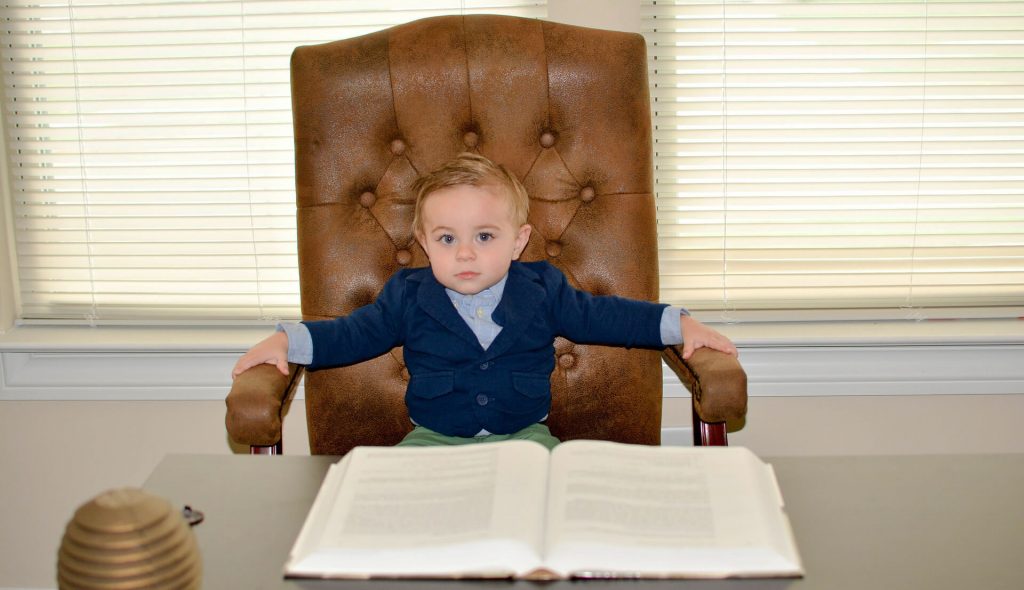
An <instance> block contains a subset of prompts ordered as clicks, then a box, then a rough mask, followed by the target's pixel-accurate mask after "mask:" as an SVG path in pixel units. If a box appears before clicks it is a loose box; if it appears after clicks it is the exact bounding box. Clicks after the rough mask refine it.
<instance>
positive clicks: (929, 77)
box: [643, 0, 1024, 319]
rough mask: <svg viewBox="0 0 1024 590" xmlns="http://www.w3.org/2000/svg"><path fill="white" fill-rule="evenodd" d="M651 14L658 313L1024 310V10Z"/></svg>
mask: <svg viewBox="0 0 1024 590" xmlns="http://www.w3.org/2000/svg"><path fill="white" fill-rule="evenodd" d="M643 10H644V13H643V20H644V29H645V35H646V36H647V38H648V41H649V54H650V66H651V80H652V95H653V98H654V111H655V114H654V117H655V127H656V131H655V140H656V146H655V150H656V168H657V174H656V179H657V180H656V182H657V191H658V215H659V232H660V246H661V275H662V279H661V285H662V287H661V288H662V298H663V299H664V300H665V301H675V302H680V303H684V304H686V305H688V306H690V307H691V308H693V309H697V310H724V311H725V312H726V315H727V317H731V318H736V319H742V318H744V317H749V318H755V317H763V316H768V317H784V318H800V317H819V318H820V317H839V318H843V317H877V318H893V317H912V318H923V317H945V316H952V317H956V316H961V317H962V316H965V315H981V316H1010V317H1014V316H1018V315H1022V313H1021V308H1022V307H1024V2H1020V1H1004V2H998V1H996V2H981V1H977V2H974V1H969V2H963V1H961V2H946V1H941V0H939V1H936V0H930V1H921V0H907V1H881V0H877V1H876V0H862V1H858V0H845V1H844V0H837V1H812V2H801V1H795V0H790V1H787V0H757V1H736V0H695V1H679V2H665V1H657V2H650V1H648V2H645V6H644V9H643ZM771 310H776V311H771ZM778 310H782V311H778ZM798 310H800V311H798Z"/></svg>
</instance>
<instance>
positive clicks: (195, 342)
mask: <svg viewBox="0 0 1024 590" xmlns="http://www.w3.org/2000/svg"><path fill="white" fill-rule="evenodd" d="M708 323H709V325H712V326H714V327H715V329H717V330H720V331H721V332H723V333H724V334H726V335H727V336H729V337H730V338H731V339H732V340H733V342H735V343H736V345H737V346H738V347H739V348H741V349H744V350H745V349H754V348H777V347H800V348H811V347H834V346H841V347H862V346H951V345H953V346H970V345H1002V344H1024V318H1019V319H1009V320H1007V319H991V320H932V321H921V322H914V321H846V322H835V321H833V322H747V323H741V324H721V323H714V322H708ZM273 330H274V326H273V325H272V324H261V325H228V326H68V325H42V324H29V325H19V326H15V327H13V328H11V329H9V330H6V331H0V352H58V351H59V352H94V353H95V352H151V353H180V352H225V353H227V352H230V353H238V354H241V353H242V352H244V351H245V350H247V349H248V348H249V347H250V346H252V345H253V344H255V343H256V342H258V341H259V340H260V339H262V338H264V337H266V336H268V335H269V334H271V333H272V332H273Z"/></svg>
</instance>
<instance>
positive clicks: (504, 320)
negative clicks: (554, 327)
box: [487, 262, 546, 357]
mask: <svg viewBox="0 0 1024 590" xmlns="http://www.w3.org/2000/svg"><path fill="white" fill-rule="evenodd" d="M539 278H540V277H538V276H537V274H536V273H534V272H533V271H532V270H530V269H528V268H526V267H524V266H522V265H520V264H518V263H516V262H513V263H512V267H511V268H509V272H508V281H507V282H506V283H505V292H504V293H503V294H502V296H501V302H500V303H498V308H497V309H495V310H494V314H493V315H492V316H491V317H492V318H493V319H494V322H495V323H496V324H498V325H499V326H501V332H499V333H498V337H497V338H495V339H494V342H492V343H491V345H490V346H489V347H487V356H489V357H496V356H498V355H500V354H502V353H503V352H505V351H506V350H508V349H509V348H510V347H511V346H512V345H513V344H515V342H516V341H517V340H518V339H519V337H520V336H521V335H522V334H523V332H524V331H526V330H527V329H529V327H530V323H531V322H530V320H531V319H533V316H535V315H537V314H538V313H540V312H541V309H542V308H543V306H542V305H541V304H542V303H543V301H544V298H545V297H546V295H545V293H544V287H542V286H541V285H540V283H539V280H538V279H539Z"/></svg>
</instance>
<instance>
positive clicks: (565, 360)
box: [558, 353, 576, 369]
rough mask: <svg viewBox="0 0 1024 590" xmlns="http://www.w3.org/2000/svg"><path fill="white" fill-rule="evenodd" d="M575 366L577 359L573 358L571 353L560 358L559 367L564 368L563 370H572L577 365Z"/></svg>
mask: <svg viewBox="0 0 1024 590" xmlns="http://www.w3.org/2000/svg"><path fill="white" fill-rule="evenodd" d="M575 364H576V357H575V356H573V355H572V354H570V353H565V354H563V355H560V356H559V357H558V366H560V367H562V368H563V369H569V368H572V366H573V365H575Z"/></svg>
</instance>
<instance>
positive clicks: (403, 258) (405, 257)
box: [395, 250, 412, 266]
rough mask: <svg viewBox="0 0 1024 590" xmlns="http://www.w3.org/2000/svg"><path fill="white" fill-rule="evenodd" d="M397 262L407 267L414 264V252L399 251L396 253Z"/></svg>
mask: <svg viewBox="0 0 1024 590" xmlns="http://www.w3.org/2000/svg"><path fill="white" fill-rule="evenodd" d="M395 261H396V262H398V264H401V265H402V266H405V265H407V264H409V263H410V262H412V252H410V251H408V250H399V251H398V252H396V253H395Z"/></svg>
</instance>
